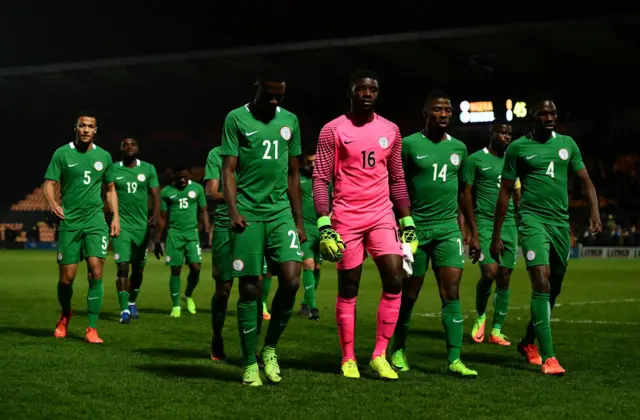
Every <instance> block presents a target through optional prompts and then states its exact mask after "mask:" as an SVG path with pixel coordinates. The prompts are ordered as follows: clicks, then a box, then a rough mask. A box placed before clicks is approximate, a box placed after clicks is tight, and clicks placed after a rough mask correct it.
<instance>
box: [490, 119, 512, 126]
mask: <svg viewBox="0 0 640 420" xmlns="http://www.w3.org/2000/svg"><path fill="white" fill-rule="evenodd" d="M499 125H511V123H510V122H509V121H507V119H506V118H504V117H498V118H496V119H494V120H493V121H492V122H491V128H494V127H497V126H499Z"/></svg>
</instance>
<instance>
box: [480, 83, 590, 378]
mask: <svg viewBox="0 0 640 420" xmlns="http://www.w3.org/2000/svg"><path fill="white" fill-rule="evenodd" d="M532 105H533V107H532V111H533V112H532V114H531V115H532V117H533V120H534V129H533V131H532V132H530V133H528V134H527V135H525V136H522V137H520V138H519V139H517V140H515V141H514V142H513V143H511V145H510V146H509V148H508V149H507V153H506V155H505V161H504V169H503V170H502V181H501V184H500V194H499V196H498V202H497V205H496V215H495V221H494V225H493V236H492V240H491V254H492V257H493V258H494V259H496V260H498V258H500V257H502V256H503V255H506V253H507V251H506V246H505V244H504V240H503V239H502V238H501V232H503V231H504V230H503V225H504V223H505V218H506V215H507V213H508V211H509V199H510V197H511V195H512V194H513V192H514V190H515V181H516V179H517V178H519V179H520V181H521V183H522V200H521V202H520V209H519V213H520V217H521V221H520V229H519V230H520V235H521V236H522V250H523V252H524V254H525V260H526V264H527V271H528V272H529V277H530V278H531V288H532V290H533V292H532V296H531V321H529V325H528V326H527V332H526V334H525V336H524V338H523V339H522V340H521V341H520V343H518V351H519V352H520V354H522V355H523V356H524V357H526V358H527V360H528V361H529V363H531V364H534V365H542V373H544V374H547V375H562V374H564V373H565V369H564V368H563V367H562V366H560V363H558V360H557V359H556V358H555V357H554V352H553V342H552V339H551V310H552V309H553V306H554V305H555V303H556V299H557V297H558V295H559V294H560V290H561V288H562V280H563V278H564V275H565V273H566V271H567V265H568V263H569V256H570V252H571V248H570V247H571V242H570V240H571V236H570V231H569V197H568V194H567V191H568V188H567V172H568V171H569V168H571V169H572V170H573V171H574V172H575V173H576V175H577V176H578V178H579V179H580V182H581V183H582V187H583V189H584V191H585V192H586V196H587V203H588V205H589V207H590V209H591V217H590V218H589V223H590V230H591V233H592V235H596V234H598V233H600V232H602V223H601V221H600V211H599V209H598V196H597V194H596V190H595V188H594V186H593V184H592V183H591V179H590V178H589V173H588V172H587V170H586V169H585V166H584V163H583V162H582V155H581V154H580V149H579V148H578V145H577V144H576V142H575V141H574V140H573V139H572V138H571V137H569V136H565V135H562V134H559V133H556V132H555V131H554V130H555V126H556V121H557V118H558V114H557V110H556V105H555V103H554V101H553V100H552V99H551V98H550V97H549V96H548V95H542V96H539V97H538V98H536V99H535V100H534V101H533V102H532ZM536 338H537V339H538V342H539V343H540V350H541V351H542V357H541V356H540V354H539V353H538V348H537V347H536V345H535V344H534V343H535V339H536Z"/></svg>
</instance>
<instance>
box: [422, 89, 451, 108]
mask: <svg viewBox="0 0 640 420" xmlns="http://www.w3.org/2000/svg"><path fill="white" fill-rule="evenodd" d="M438 99H446V100H448V101H451V97H450V96H449V94H448V93H447V92H445V91H444V90H442V89H432V90H430V91H429V92H427V97H426V98H425V100H424V109H425V110H428V109H429V108H431V103H432V102H433V101H437V100H438Z"/></svg>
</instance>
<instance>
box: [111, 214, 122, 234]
mask: <svg viewBox="0 0 640 420" xmlns="http://www.w3.org/2000/svg"><path fill="white" fill-rule="evenodd" d="M110 235H111V237H112V238H115V237H116V236H118V235H120V218H119V217H114V218H113V220H112V221H111V233H110Z"/></svg>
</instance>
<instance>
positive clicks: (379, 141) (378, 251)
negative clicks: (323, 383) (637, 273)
mask: <svg viewBox="0 0 640 420" xmlns="http://www.w3.org/2000/svg"><path fill="white" fill-rule="evenodd" d="M378 94H379V83H378V76H377V75H376V74H375V73H373V72H371V71H368V70H360V71H357V72H356V73H355V74H353V75H352V76H351V79H350V81H349V97H350V99H351V110H350V112H348V113H347V114H345V115H342V116H340V117H338V118H336V119H335V120H333V121H331V122H329V123H328V124H326V125H325V126H324V127H323V128H322V131H321V132H320V136H319V140H318V147H317V151H316V166H315V169H314V172H313V198H314V203H315V209H316V212H317V216H318V230H319V232H320V251H321V252H322V254H323V256H324V258H326V259H328V260H330V261H337V263H338V264H337V268H338V299H337V304H336V321H337V324H338V334H339V336H340V346H341V347H342V374H343V375H344V376H345V377H347V378H359V377H360V372H359V371H358V365H357V363H356V355H355V351H354V340H355V317H356V297H357V296H358V289H359V285H360V278H361V276H362V263H363V260H364V258H365V256H366V252H369V254H370V255H371V257H372V258H373V260H374V261H375V263H376V265H377V267H378V271H379V272H380V277H381V279H382V298H381V299H380V304H379V306H378V327H377V332H376V346H375V349H374V351H373V356H372V358H371V362H370V366H371V368H372V369H373V371H374V374H376V375H377V376H379V377H380V378H383V379H398V374H397V373H396V372H395V371H394V370H393V369H392V368H391V366H390V365H389V362H387V359H386V355H385V354H386V349H387V345H388V342H389V339H390V338H391V336H392V335H393V330H394V328H395V325H396V321H397V319H398V310H399V309H400V300H401V295H402V279H403V278H404V276H405V273H404V271H403V267H402V264H403V251H402V246H401V242H400V238H399V235H398V231H397V228H396V226H397V225H396V220H395V217H394V212H393V210H394V206H395V210H396V211H397V214H398V215H399V217H400V225H401V227H402V229H403V230H404V233H403V239H402V241H403V242H407V243H410V242H413V245H415V246H417V242H416V241H412V238H415V232H414V224H413V220H412V219H411V216H410V208H409V200H408V195H407V186H406V184H405V180H404V173H403V172H402V161H401V156H400V149H401V147H402V143H401V137H400V130H399V129H398V127H397V126H396V125H395V124H393V123H392V122H390V121H388V120H386V119H384V118H382V117H381V116H379V115H378V114H376V113H375V112H374V107H375V103H376V100H377V99H378ZM331 182H333V186H334V191H333V201H332V203H331V204H332V214H331V216H329V205H330V199H329V184H330V183H331ZM343 241H344V242H343Z"/></svg>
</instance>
